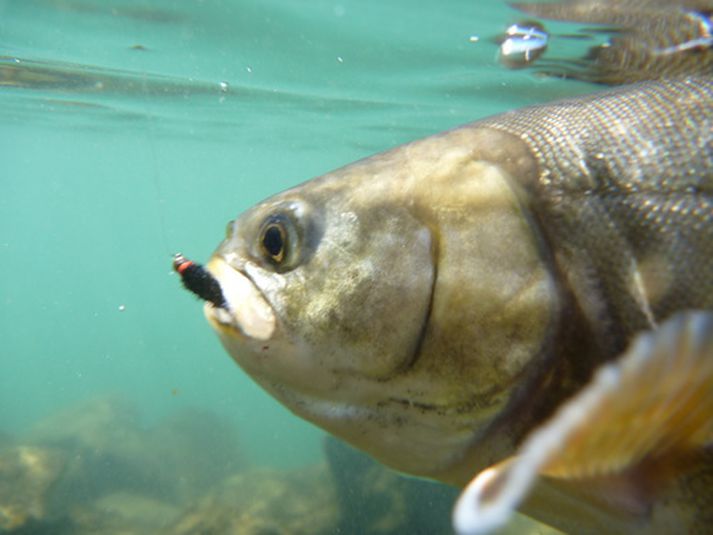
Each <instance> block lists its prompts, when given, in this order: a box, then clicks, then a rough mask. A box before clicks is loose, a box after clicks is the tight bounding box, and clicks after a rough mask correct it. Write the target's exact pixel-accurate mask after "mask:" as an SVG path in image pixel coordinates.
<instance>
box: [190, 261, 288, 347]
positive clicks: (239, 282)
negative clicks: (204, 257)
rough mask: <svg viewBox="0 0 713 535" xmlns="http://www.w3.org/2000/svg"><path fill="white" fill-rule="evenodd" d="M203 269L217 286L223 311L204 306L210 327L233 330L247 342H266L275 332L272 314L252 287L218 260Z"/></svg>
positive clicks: (254, 287) (214, 307)
mask: <svg viewBox="0 0 713 535" xmlns="http://www.w3.org/2000/svg"><path fill="white" fill-rule="evenodd" d="M206 268H207V269H208V271H209V272H210V273H211V275H213V277H215V279H216V280H217V281H218V283H219V284H220V287H221V290H222V292H223V297H224V298H225V303H226V306H224V307H216V306H214V305H213V304H211V303H206V306H205V309H204V310H205V313H206V316H207V317H208V320H209V321H210V322H211V324H213V326H214V327H216V326H220V327H222V328H225V327H229V328H233V329H236V330H238V331H239V332H240V333H241V334H243V335H245V336H247V337H249V338H254V339H258V340H267V339H269V338H270V337H271V336H272V334H273V332H274V331H275V325H276V319H275V314H274V312H273V310H272V307H270V305H269V303H268V302H267V301H266V300H265V298H264V297H263V295H262V293H261V292H260V290H259V289H258V288H257V287H256V286H255V284H253V282H252V281H251V280H250V279H249V278H248V277H247V276H245V275H244V274H243V273H241V272H240V271H238V270H236V269H234V268H233V267H232V266H230V265H229V264H228V263H227V262H226V261H225V260H224V259H222V258H221V257H213V258H212V259H211V260H210V262H208V264H207V266H206ZM216 324H217V325H216Z"/></svg>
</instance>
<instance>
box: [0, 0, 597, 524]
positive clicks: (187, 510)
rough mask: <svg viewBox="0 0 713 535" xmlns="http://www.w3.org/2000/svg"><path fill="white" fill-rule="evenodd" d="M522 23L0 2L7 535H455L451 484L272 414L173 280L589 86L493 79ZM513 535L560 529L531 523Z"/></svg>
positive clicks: (471, 12) (231, 2)
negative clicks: (435, 151)
mask: <svg viewBox="0 0 713 535" xmlns="http://www.w3.org/2000/svg"><path fill="white" fill-rule="evenodd" d="M525 18H527V16H526V15H524V14H523V13H521V12H518V11H517V10H516V9H515V8H513V7H510V6H508V5H507V4H506V3H505V2H503V1H500V0H475V1H474V0H452V1H448V2H443V1H440V0H428V1H423V2H407V1H405V0H390V1H376V0H366V1H358V0H343V1H334V0H309V1H290V0H0V118H1V120H0V139H1V140H2V142H1V144H0V154H1V155H2V162H3V166H2V168H3V172H2V174H1V177H2V178H0V180H1V184H2V194H0V266H1V267H0V272H2V275H3V276H2V278H1V279H0V341H1V344H0V533H12V534H42V535H44V534H62V535H63V534H154V533H165V534H206V535H207V534H211V535H219V534H256V535H257V534H263V535H267V534H292V533H295V534H312V533H314V534H345V535H350V534H354V535H356V534H400V533H408V534H439V533H443V534H448V533H452V532H453V528H452V524H451V511H452V509H453V503H454V501H455V500H456V498H457V496H458V494H459V491H458V489H456V488H454V487H450V486H446V485H442V484H439V483H434V482H430V481H427V480H425V479H417V478H411V477H407V476H402V475H400V474H398V473H397V472H395V471H392V470H389V469H387V468H385V467H384V466H383V465H381V464H379V463H377V462H376V461H373V460H372V459H370V458H369V457H368V456H366V455H365V454H362V453H359V452H358V451H357V450H355V449H352V448H351V447H350V446H348V445H346V444H344V443H342V442H340V441H339V440H338V439H336V438H333V437H331V436H330V435H328V434H327V433H325V432H323V431H321V430H319V429H318V428H317V427H315V426H313V425H312V424H310V423H307V422H306V421H303V420H302V419H300V418H298V417H296V416H295V415H293V414H292V413H291V412H290V411H289V410H288V409H287V408H285V407H284V406H283V405H281V404H280V403H279V402H278V401H276V400H274V399H273V398H272V397H271V396H270V395H269V394H268V393H267V392H265V391H263V390H262V388H261V387H260V386H258V385H257V384H256V383H255V382H254V381H253V380H252V379H251V378H250V377H248V376H247V375H246V374H245V373H244V372H243V371H242V370H241V369H240V368H239V367H238V366H237V365H236V364H235V362H234V361H233V359H232V358H230V356H229V355H228V354H227V353H226V352H225V350H224V349H223V347H222V346H221V343H220V341H219V340H218V338H217V337H216V336H215V333H214V332H212V329H211V328H210V326H209V325H208V324H207V323H206V321H205V318H204V315H203V304H202V303H201V302H200V301H199V299H197V298H196V297H195V296H193V295H192V294H190V293H189V292H186V291H185V290H184V289H183V288H182V285H181V279H180V276H179V275H178V274H177V273H176V272H175V270H174V269H172V262H173V260H174V255H175V254H176V253H179V252H180V253H183V254H185V255H186V257H189V258H191V259H192V260H195V261H196V262H200V263H203V262H206V261H207V260H208V259H209V257H210V256H211V254H212V253H213V251H214V250H215V249H216V247H217V246H218V245H219V243H220V242H221V240H223V238H224V236H225V233H226V230H225V228H226V224H228V222H229V221H231V220H233V219H234V218H236V217H237V215H238V214H240V213H241V212H243V211H244V210H246V209H248V208H250V207H251V206H253V205H255V204H256V203H257V202H259V201H261V200H262V199H265V198H266V197H269V196H271V195H274V194H275V193H278V192H280V191H283V190H285V189H287V188H290V187H293V186H296V185H298V184H300V183H302V182H304V181H306V180H308V179H310V178H312V177H315V176H318V175H321V174H324V173H327V172H329V171H331V170H333V169H336V168H338V167H341V166H343V165H346V164H349V163H350V162H353V161H356V160H359V159H362V158H365V157H367V156H370V155H372V154H375V153H378V152H380V151H384V150H386V149H389V148H392V147H394V146H397V145H400V144H403V143H407V142H410V141H413V140H416V139H420V138H423V137H426V136H429V135H432V134H436V133H438V132H441V131H444V130H448V129H451V128H454V127H457V126H459V125H462V124H465V123H468V122H470V121H473V120H476V119H480V118H483V117H486V116H490V115H493V114H496V113H500V112H504V111H507V110H511V109H515V108H519V107H522V106H526V105H532V104H538V103H543V102H547V101H551V100H554V99H557V98H563V97H571V96H576V95H582V94H585V93H589V92H592V91H595V90H599V89H601V86H600V85H599V84H597V83H594V82H593V81H591V80H588V79H586V77H578V76H574V77H569V78H570V79H564V78H563V77H562V76H542V75H541V74H542V73H539V74H538V73H537V72H533V71H532V70H528V69H520V68H519V67H521V66H522V65H512V63H513V61H515V63H517V60H513V61H505V60H504V58H503V50H504V49H503V43H504V42H506V40H507V39H508V37H507V35H508V34H504V32H505V31H506V28H508V27H509V26H510V25H511V24H514V23H515V22H517V21H521V20H523V19H525ZM580 27H581V24H575V23H570V22H559V21H554V22H553V21H550V22H548V30H551V31H552V34H551V43H550V47H551V48H555V49H557V47H559V48H558V50H559V52H560V53H561V54H565V55H567V54H570V55H571V56H572V57H574V56H577V55H578V54H580V53H581V52H584V51H586V50H587V48H588V47H589V46H591V45H592V42H593V41H592V40H596V39H600V40H601V39H602V38H601V37H600V36H599V35H598V34H596V33H594V34H592V35H590V36H588V37H586V38H575V39H569V40H568V39H566V38H562V39H561V40H560V41H559V42H558V41H557V35H560V36H567V35H573V34H576V33H577V32H579V31H580ZM514 31H515V32H516V36H521V35H522V33H517V32H524V34H525V35H526V40H527V43H528V44H532V43H535V40H536V39H538V38H539V37H538V36H539V34H538V33H537V31H538V29H537V26H531V27H529V29H528V28H525V29H524V30H523V29H516V30H514ZM533 32H534V33H533ZM510 37H511V38H512V34H510ZM529 50H530V49H528V52H527V53H524V54H521V55H522V57H523V58H525V59H524V60H522V61H524V62H525V63H527V62H529V61H530V57H529V54H530V51H529ZM531 53H532V55H533V59H534V58H535V56H539V50H538V49H537V45H536V43H535V46H534V47H533V48H532V52H531ZM518 57H520V56H518ZM513 66H514V67H516V68H515V69H508V68H507V67H513ZM572 78H580V79H572ZM503 532H504V533H528V534H529V533H532V534H534V533H541V534H549V533H558V532H557V531H556V530H554V529H553V528H550V527H547V526H545V525H541V524H538V523H536V522H534V521H532V520H529V519H528V518H527V517H525V516H520V515H518V516H516V518H515V519H514V520H512V521H511V523H510V524H509V525H508V527H506V528H504V531H503Z"/></svg>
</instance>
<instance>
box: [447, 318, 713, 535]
mask: <svg viewBox="0 0 713 535" xmlns="http://www.w3.org/2000/svg"><path fill="white" fill-rule="evenodd" d="M711 444H713V313H710V312H693V313H685V314H680V315H677V316H675V317H674V318H672V319H670V320H669V321H667V322H665V323H664V324H663V325H662V326H661V327H660V328H659V329H657V330H656V331H653V332H649V333H646V334H644V335H641V336H640V337H639V338H637V339H636V340H635V341H634V343H633V344H632V345H631V347H630V348H629V350H628V351H627V352H626V353H625V354H624V356H623V357H622V358H621V359H619V360H618V361H616V362H614V363H611V364H608V365H605V366H604V367H602V368H601V369H600V370H599V371H598V372H597V373H596V375H595V376H594V378H593V379H592V381H591V382H590V384H589V385H587V386H586V387H585V388H584V389H583V390H582V391H580V393H578V394H577V395H576V396H575V397H574V398H572V399H571V400H570V401H568V402H567V403H566V404H564V405H563V406H562V408H561V409H560V410H559V411H558V412H557V413H556V414H555V415H554V417H553V418H552V419H551V420H550V421H548V422H547V423H546V424H544V425H543V426H541V427H539V428H538V429H536V430H535V431H534V432H533V433H532V434H531V435H530V436H529V437H528V438H527V439H526V441H525V442H524V444H523V446H522V448H521V450H520V452H519V453H518V455H517V456H515V457H511V458H510V459H507V460H505V461H504V462H502V463H500V464H498V465H495V466H492V467H490V468H488V469H486V470H484V471H483V472H481V473H480V474H478V475H477V476H476V477H475V479H473V481H472V482H471V483H470V484H469V485H468V486H467V487H466V489H465V490H464V491H463V493H462V495H461V497H460V499H459V500H458V503H457V505H456V509H455V511H454V517H453V519H454V526H455V529H456V531H457V532H458V533H459V534H466V533H468V534H475V533H485V532H489V531H492V530H493V529H496V528H497V527H499V526H501V525H502V524H504V523H505V522H506V521H507V519H508V518H509V517H510V514H511V513H512V512H513V511H514V510H515V508H516V507H518V505H519V504H520V503H521V502H522V501H523V500H524V499H525V497H526V496H527V494H528V492H529V490H530V489H531V488H532V486H533V484H534V483H535V482H536V480H537V478H538V477H540V476H544V477H548V478H553V479H555V480H558V481H567V482H569V483H573V484H578V485H577V487H578V488H583V489H584V493H585V494H586V493H588V494H589V495H590V496H592V497H593V498H594V499H599V500H600V501H601V503H602V504H604V506H605V507H610V508H612V509H616V510H618V511H619V512H626V513H630V514H641V513H643V512H645V511H646V510H647V508H648V507H649V505H650V503H651V501H652V500H653V499H654V497H655V496H656V493H657V491H658V490H659V489H661V488H663V486H665V484H666V483H667V482H668V481H670V479H671V478H672V477H673V476H675V475H676V474H677V473H679V471H680V470H682V469H684V468H685V464H686V463H687V462H689V461H690V459H691V458H692V457H694V456H695V454H696V453H697V452H701V451H703V448H705V447H707V446H710V445H711Z"/></svg>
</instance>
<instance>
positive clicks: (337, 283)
mask: <svg viewBox="0 0 713 535" xmlns="http://www.w3.org/2000/svg"><path fill="white" fill-rule="evenodd" d="M327 228H328V230H327V231H326V233H325V237H324V239H323V240H322V243H321V245H320V247H319V248H318V250H317V251H316V254H315V256H314V258H313V259H312V261H311V262H310V263H309V264H308V265H306V266H304V267H303V268H302V269H301V272H302V273H301V279H302V280H301V285H300V287H299V288H296V287H295V288H292V285H290V288H289V289H288V290H287V292H288V295H287V297H286V299H285V300H284V302H285V305H286V306H285V314H286V322H287V323H289V327H287V329H288V330H291V331H292V332H295V333H299V338H301V343H302V344H304V346H305V347H306V348H308V349H309V351H311V353H312V355H311V357H310V358H312V359H313V365H314V366H316V367H319V368H321V369H324V368H329V369H331V370H332V372H333V374H335V375H337V376H339V377H341V378H345V377H348V376H359V377H362V378H363V377H367V378H370V379H379V380H382V379H385V378H387V377H389V376H391V375H393V374H395V373H398V372H399V370H401V369H403V368H405V367H408V366H409V364H410V363H411V361H412V359H413V356H414V353H415V351H416V349H417V345H418V340H419V336H420V332H421V330H422V328H423V325H424V322H425V321H426V318H427V315H428V311H429V306H430V294H431V290H432V282H433V277H434V266H433V263H432V258H431V235H430V232H429V230H428V229H427V228H425V227H424V226H423V225H421V224H420V222H419V221H417V220H416V219H415V218H414V217H413V216H411V215H410V214H409V213H408V212H407V211H406V210H405V209H401V208H398V207H392V206H382V207H370V208H369V211H368V212H364V211H363V212H361V213H359V212H352V213H342V214H337V215H335V216H334V217H333V220H332V221H331V222H330V224H329V225H327Z"/></svg>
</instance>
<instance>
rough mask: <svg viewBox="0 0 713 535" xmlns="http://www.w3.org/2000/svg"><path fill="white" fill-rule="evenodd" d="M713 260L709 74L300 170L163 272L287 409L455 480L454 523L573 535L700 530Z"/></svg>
mask: <svg viewBox="0 0 713 535" xmlns="http://www.w3.org/2000/svg"><path fill="white" fill-rule="evenodd" d="M711 258H713V79H711V78H710V77H696V76H691V77H684V78H680V79H667V80H657V81H649V82H642V83H637V84H632V85H628V86H621V87H616V88H612V89H608V90H606V91H601V92H596V93H594V94H591V95H585V96H580V97H576V98H571V99H565V100H561V101H556V102H552V103H548V104H540V105H536V106H531V107H527V108H523V109H519V110H514V111H510V112H506V113H504V114H500V115H497V116H494V117H490V118H485V119H481V120H479V121H476V122H474V123H471V124H468V125H465V126H462V127H459V128H455V129H453V130H450V131H447V132H444V133H441V134H437V135H434V136H431V137H428V138H425V139H422V140H418V141H414V142H411V143H408V144H405V145H402V146H400V147H396V148H394V149H392V150H389V151H386V152H384V153H381V154H378V155H375V156H372V157H369V158H366V159H364V160H361V161H358V162H356V163H353V164H351V165H347V166H346V167H343V168H341V169H338V170H336V171H333V172H330V173H327V174H325V175H323V176H320V177H317V178H314V179H312V180H310V181H307V182H305V183H303V184H301V185H299V186H296V187H294V188H291V189H288V190H287V191H284V192H282V193H279V194H277V195H275V196H273V197H270V198H269V199H266V200H265V201H263V202H260V203H258V204H257V205H255V206H254V207H252V208H250V209H248V210H247V211H245V212H244V213H242V214H241V215H239V216H238V217H237V218H236V219H235V220H234V221H232V222H231V223H230V224H229V225H228V228H227V231H226V236H225V238H224V240H223V241H222V243H221V244H220V245H219V246H218V248H217V250H216V251H215V253H214V254H213V255H212V257H211V258H210V259H209V261H208V262H207V263H206V265H205V266H198V268H197V269H198V271H197V272H196V274H193V275H190V276H189V277H188V280H186V277H184V284H186V286H187V287H188V288H189V289H192V291H193V292H194V293H196V294H197V295H198V296H199V297H201V298H202V299H204V300H205V303H204V313H205V316H206V318H207V320H208V322H209V323H210V325H211V326H212V327H213V329H214V330H215V332H216V333H217V335H218V337H219V339H220V340H221V342H222V344H223V346H224V347H225V349H226V350H227V352H228V353H229V354H230V355H231V356H232V358H233V359H234V360H235V361H236V362H237V364H238V365H239V366H240V367H241V368H242V369H243V370H244V371H245V372H246V373H247V374H249V375H250V376H251V377H252V378H253V379H254V380H255V381H256V382H257V383H258V384H260V385H261V386H262V387H263V388H264V389H265V390H266V391H268V392H269V393H270V394H272V395H273V396H274V397H275V398H277V399H278V400H279V401H280V402H282V403H283V404H284V405H285V406H286V407H288V408H289V409H290V410H291V411H292V412H294V413H295V414H296V415H298V416H300V417H302V418H304V419H306V420H308V421H310V422H312V423H314V424H316V425H317V426H319V427H322V428H323V429H325V430H327V431H328V432H330V433H332V434H334V435H336V436H337V437H339V438H341V439H343V440H345V441H347V442H349V443H351V444H352V445H354V446H356V447H357V448H359V449H361V450H363V451H365V452H367V453H368V454H370V455H371V456H373V457H374V458H376V459H378V460H379V461H381V462H382V463H384V464H386V465H388V466H390V467H392V468H394V469H396V470H398V471H401V472H403V473H406V474H411V475H415V476H418V477H424V478H429V479H433V480H437V481H441V482H443V483H447V484H451V485H456V486H459V487H462V488H463V489H464V491H463V494H462V495H461V498H460V499H459V501H458V503H457V504H456V507H455V509H454V517H453V521H454V527H455V529H456V531H457V532H458V533H460V534H471V533H473V534H474V533H485V532H490V531H491V530H495V529H497V528H498V527H499V526H501V525H502V524H503V523H504V522H506V521H507V519H508V518H509V517H510V516H511V515H512V514H513V512H514V511H520V512H523V513H525V514H526V515H528V516H531V517H532V518H535V519H537V520H539V521H541V522H544V523H546V524H549V525H551V526H553V527H555V528H557V529H560V530H563V531H566V532H572V533H631V532H637V531H641V532H644V531H645V532H659V533H664V532H666V533H670V532H684V531H685V532H687V533H704V532H707V531H708V530H709V527H710V525H711V521H712V520H713V262H711ZM186 262H190V261H187V260H186V259H185V258H184V257H182V256H177V257H176V259H175V260H174V266H175V267H176V269H179V266H181V265H188V264H186ZM199 275H200V277H201V279H200V280H201V281H202V282H201V283H200V284H198V283H197V282H196V281H197V280H198V276H199ZM193 279H195V281H194V280H193ZM209 288H210V290H209Z"/></svg>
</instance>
